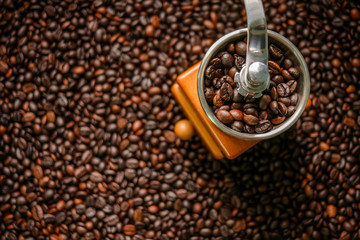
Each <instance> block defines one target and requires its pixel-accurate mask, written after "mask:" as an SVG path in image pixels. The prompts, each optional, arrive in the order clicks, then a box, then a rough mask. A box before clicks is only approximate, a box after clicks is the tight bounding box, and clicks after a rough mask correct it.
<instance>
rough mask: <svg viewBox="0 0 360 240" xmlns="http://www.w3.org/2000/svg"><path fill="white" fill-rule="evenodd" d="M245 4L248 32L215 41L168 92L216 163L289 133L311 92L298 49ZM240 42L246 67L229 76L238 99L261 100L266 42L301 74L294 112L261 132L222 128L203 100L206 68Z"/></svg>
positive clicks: (254, 3) (257, 0)
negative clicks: (260, 142)
mask: <svg viewBox="0 0 360 240" xmlns="http://www.w3.org/2000/svg"><path fill="white" fill-rule="evenodd" d="M244 2H245V8H246V15H247V25H248V28H244V29H239V30H236V31H233V32H231V33H229V34H226V35H225V36H223V37H221V38H220V39H219V40H217V41H216V42H215V43H214V44H213V45H212V46H211V47H210V49H209V50H208V51H207V53H206V54H205V56H204V58H203V60H202V61H201V62H199V63H197V64H195V65H194V66H192V67H191V68H189V69H188V70H186V71H185V72H184V73H182V74H181V75H180V76H179V77H178V78H177V83H175V84H174V85H173V86H172V88H171V91H172V93H173V94H174V96H175V98H176V100H177V102H178V103H179V104H180V106H181V107H182V110H183V111H184V113H185V114H186V116H187V117H188V119H189V120H190V121H191V122H192V124H193V125H194V127H195V129H196V131H197V132H198V134H199V135H200V137H201V139H202V140H203V141H204V143H205V144H206V146H207V148H208V149H209V151H210V152H211V154H212V155H213V156H214V157H215V158H216V159H222V158H227V159H234V158H236V157H237V156H239V155H241V154H242V153H244V152H245V151H246V150H248V149H249V148H251V147H252V146H254V145H255V144H256V143H258V142H259V141H261V140H265V139H269V138H273V137H275V136H277V135H279V134H281V133H283V132H285V131H286V130H288V129H289V128H290V127H291V126H292V125H294V124H295V123H296V121H297V120H298V119H299V117H300V116H301V114H302V113H303V111H304V110H305V106H306V104H307V101H308V98H309V93H310V76H309V71H308V68H307V65H306V62H305V60H304V58H303V56H302V55H301V53H300V52H299V50H298V49H297V48H296V47H295V46H294V45H293V44H292V43H291V42H290V41H289V40H288V39H286V38H285V37H283V36H281V35H280V34H278V33H276V32H273V31H270V30H267V25H266V18H265V13H264V9H263V5H262V1H261V0H245V1H244ZM244 38H247V52H246V63H245V66H244V67H243V68H242V70H241V71H240V72H237V73H236V74H235V77H234V80H235V82H237V83H238V86H239V88H238V89H235V91H239V92H240V93H241V95H243V96H251V97H255V98H257V97H261V95H262V92H263V91H264V90H265V89H266V88H268V87H269V82H270V79H269V72H268V43H274V44H275V45H276V46H279V47H280V48H281V49H282V50H283V51H284V54H285V55H286V56H287V58H289V59H291V60H292V61H293V64H294V66H295V67H297V68H298V69H299V71H300V77H299V79H298V94H299V100H298V103H297V106H296V111H295V113H294V114H293V115H292V116H291V117H289V118H288V119H286V120H285V121H284V122H283V123H281V124H279V125H277V126H275V127H274V128H273V129H272V130H270V131H269V132H266V133H260V134H249V133H242V132H237V131H235V130H233V129H231V128H229V127H226V126H225V125H223V124H222V123H221V122H220V121H219V120H218V119H217V118H216V116H215V114H214V113H213V111H212V109H211V108H210V107H209V106H208V104H207V102H206V100H205V96H204V73H205V69H206V67H207V66H208V63H209V62H210V61H211V59H212V58H213V57H214V56H216V54H217V53H219V52H220V51H222V50H224V49H225V48H226V46H227V44H229V43H231V42H235V41H239V40H243V39H244Z"/></svg>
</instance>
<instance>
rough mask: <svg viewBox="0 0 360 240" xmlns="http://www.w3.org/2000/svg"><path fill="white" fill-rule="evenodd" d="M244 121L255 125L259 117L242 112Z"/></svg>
mask: <svg viewBox="0 0 360 240" xmlns="http://www.w3.org/2000/svg"><path fill="white" fill-rule="evenodd" d="M244 122H245V123H246V124H249V125H256V124H258V123H259V118H258V117H256V116H254V115H248V114H244Z"/></svg>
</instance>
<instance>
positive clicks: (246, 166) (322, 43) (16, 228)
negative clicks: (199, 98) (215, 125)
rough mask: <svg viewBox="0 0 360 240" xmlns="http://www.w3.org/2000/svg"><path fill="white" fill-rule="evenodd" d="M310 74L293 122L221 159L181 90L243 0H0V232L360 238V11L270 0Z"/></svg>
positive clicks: (274, 26) (240, 20) (350, 4)
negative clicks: (182, 123)
mask: <svg viewBox="0 0 360 240" xmlns="http://www.w3.org/2000/svg"><path fill="white" fill-rule="evenodd" d="M264 8H265V12H266V16H267V22H268V28H269V29H271V30H274V31H276V32H279V33H280V34H282V35H284V36H285V37H287V38H288V39H290V40H291V41H292V42H293V43H294V44H295V45H296V46H297V47H298V48H299V49H300V51H301V53H302V54H303V56H304V57H305V59H306V62H307V63H308V66H309V71H310V74H311V95H310V99H311V104H310V105H309V108H308V109H307V110H306V111H305V113H304V114H303V116H302V117H301V119H300V120H299V121H298V122H297V124H296V126H294V128H293V129H292V130H291V131H289V132H287V133H286V134H283V135H282V136H279V137H277V138H275V139H271V140H268V141H263V142H261V143H260V144H258V145H256V146H255V147H254V148H253V149H251V150H249V151H248V152H246V153H245V154H243V155H242V156H240V157H239V158H238V159H236V160H233V161H228V160H223V161H218V160H214V159H213V158H212V157H211V156H210V155H209V153H208V150H206V148H205V147H204V145H203V144H202V143H201V141H200V140H199V138H198V137H196V136H194V137H193V138H192V139H191V140H189V141H182V140H180V139H179V138H177V137H176V135H175V134H174V132H173V128H174V124H175V123H176V122H177V121H178V120H180V119H182V118H184V115H183V114H182V111H181V109H180V107H179V105H178V104H177V103H176V102H175V101H174V98H173V96H172V94H171V92H170V87H171V85H172V84H173V83H174V81H175V79H176V77H177V76H178V75H179V74H180V73H182V72H184V71H185V70H186V69H187V68H188V67H190V66H191V65H192V64H194V63H196V62H197V61H199V60H201V58H202V57H203V56H204V53H205V52H206V51H207V50H208V48H209V47H210V46H211V44H212V43H213V42H214V41H215V40H216V39H217V38H219V37H221V36H223V35H224V34H226V33H228V32H231V31H233V30H235V29H239V28H242V27H245V26H246V16H245V10H244V6H243V5H242V1H220V0H218V1H216V0H214V1H207V0H204V1H198V0H193V1H188V0H182V1H176V0H174V1H160V0H144V1H135V0H128V1H115V0H95V1H80V0H79V1H71V0H62V1H60V0H48V1H35V0H30V1H18V0H14V1H12V0H0V59H1V60H0V159H1V160H0V193H1V194H0V238H1V239H10V240H13V239H39V240H41V239H52V240H53V239H131V238H133V239H154V238H156V239H193V240H195V239H206V238H213V239H340V238H341V239H359V238H360V230H359V228H360V225H359V224H360V210H359V208H360V205H359V202H360V171H359V160H360V158H359V156H360V144H359V141H360V129H359V124H360V112H359V111H360V99H359V96H360V84H359V80H358V79H359V77H360V71H359V67H360V49H359V48H360V46H359V39H360V36H359V32H360V21H359V19H360V13H359V8H360V5H359V3H358V2H357V1H346V0H342V1H330V0H313V1H294V0H290V1H282V0H278V1H277V0H271V1H266V2H265V3H264Z"/></svg>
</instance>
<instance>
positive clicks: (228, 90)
mask: <svg viewBox="0 0 360 240" xmlns="http://www.w3.org/2000/svg"><path fill="white" fill-rule="evenodd" d="M220 97H221V99H222V100H224V101H225V102H227V101H230V100H231V99H232V98H233V97H234V90H233V89H232V87H231V86H230V84H229V83H227V82H225V83H223V85H222V86H221V88H220Z"/></svg>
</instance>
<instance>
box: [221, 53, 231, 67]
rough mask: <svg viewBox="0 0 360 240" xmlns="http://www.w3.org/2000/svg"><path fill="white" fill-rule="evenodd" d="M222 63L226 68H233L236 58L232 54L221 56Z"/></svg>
mask: <svg viewBox="0 0 360 240" xmlns="http://www.w3.org/2000/svg"><path fill="white" fill-rule="evenodd" d="M221 63H222V65H223V66H224V67H226V68H231V67H232V66H233V65H234V57H233V56H232V55H231V54H230V53H225V54H223V55H222V56H221Z"/></svg>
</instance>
